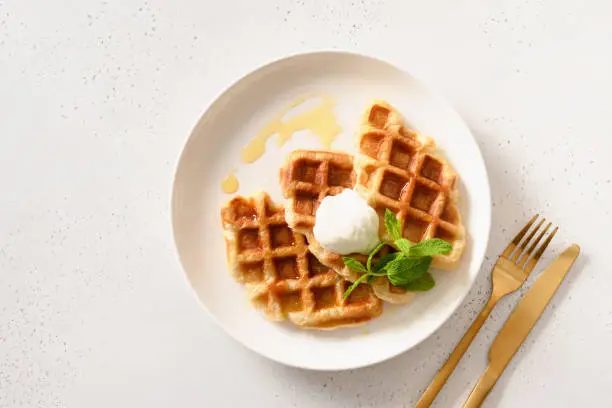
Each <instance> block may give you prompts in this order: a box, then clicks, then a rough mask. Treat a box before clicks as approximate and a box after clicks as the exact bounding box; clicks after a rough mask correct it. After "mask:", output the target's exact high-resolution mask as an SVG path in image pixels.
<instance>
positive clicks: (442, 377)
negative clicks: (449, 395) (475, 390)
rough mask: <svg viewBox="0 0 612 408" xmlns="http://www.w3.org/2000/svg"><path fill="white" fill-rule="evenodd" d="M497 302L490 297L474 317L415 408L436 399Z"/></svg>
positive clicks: (424, 406) (425, 405)
mask: <svg viewBox="0 0 612 408" xmlns="http://www.w3.org/2000/svg"><path fill="white" fill-rule="evenodd" d="M498 301H499V297H497V296H491V297H490V298H489V301H488V302H487V304H486V305H485V307H484V308H483V309H482V311H481V312H480V314H479V315H478V317H476V320H474V322H473V323H472V325H471V326H470V328H469V329H468V331H467V332H465V334H464V335H463V337H462V338H461V340H460V341H459V343H458V344H457V346H456V347H455V349H454V350H453V352H452V353H451V355H450V356H449V357H448V359H447V360H446V362H445V363H444V365H443V366H442V368H440V371H438V374H436V376H435V377H434V379H433V381H432V382H431V384H429V387H427V389H426V390H425V392H424V393H423V395H422V396H421V398H420V399H419V401H418V402H417V403H416V405H415V408H427V407H429V406H430V405H431V404H432V402H433V401H434V399H436V396H437V395H438V393H439V392H440V390H442V387H444V384H446V380H448V377H450V376H451V374H452V373H453V370H455V367H457V364H459V361H461V357H463V355H464V354H465V352H466V351H467V349H468V348H469V347H470V344H472V341H473V340H474V337H476V335H477V334H478V331H479V330H480V328H481V327H482V325H483V324H484V322H485V321H486V320H487V317H489V315H490V314H491V310H493V308H494V307H495V305H496V304H497V302H498Z"/></svg>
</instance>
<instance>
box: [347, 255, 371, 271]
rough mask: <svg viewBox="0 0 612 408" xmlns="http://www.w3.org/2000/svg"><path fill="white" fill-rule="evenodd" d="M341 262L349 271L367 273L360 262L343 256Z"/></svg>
mask: <svg viewBox="0 0 612 408" xmlns="http://www.w3.org/2000/svg"><path fill="white" fill-rule="evenodd" d="M342 260H343V261H344V264H345V265H346V266H348V268H349V269H351V270H353V271H355V272H360V273H366V272H367V270H366V268H365V266H363V265H362V264H361V262H359V261H358V260H356V259H353V258H349V257H348V256H345V257H344V258H342Z"/></svg>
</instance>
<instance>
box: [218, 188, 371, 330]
mask: <svg viewBox="0 0 612 408" xmlns="http://www.w3.org/2000/svg"><path fill="white" fill-rule="evenodd" d="M222 220H223V227H224V232H225V238H226V243H227V248H228V263H229V264H230V269H231V271H232V273H233V276H234V278H235V279H236V280H237V281H238V282H240V283H243V284H245V285H246V286H247V293H248V297H249V298H250V300H251V301H252V302H253V303H254V304H255V306H256V307H258V308H261V309H263V311H264V313H265V314H266V316H267V317H268V318H270V319H271V320H277V321H280V320H285V319H289V320H290V321H291V322H293V323H295V324H296V325H299V326H304V327H314V328H335V327H338V326H347V325H356V324H359V323H362V322H365V321H367V320H370V319H372V318H374V317H376V316H378V315H379V314H380V313H381V311H382V305H381V302H380V300H379V299H378V298H377V297H376V296H374V294H373V293H372V290H371V288H370V287H368V286H367V285H360V286H359V287H358V288H357V289H356V290H355V291H354V292H353V293H352V294H351V296H349V298H348V299H346V300H345V299H343V294H344V291H345V290H346V288H347V287H348V285H349V284H350V282H348V281H346V280H345V279H343V278H342V277H341V276H339V275H338V274H337V273H336V272H334V271H333V270H331V269H330V268H328V267H326V266H324V265H323V264H321V263H320V262H319V261H318V260H317V259H316V257H315V256H314V255H313V254H312V253H310V251H309V250H308V242H307V241H306V238H305V237H304V236H303V235H302V234H299V233H295V232H293V231H292V230H291V229H290V228H289V226H288V225H287V223H286V222H285V217H284V209H283V208H282V207H281V206H277V205H275V204H274V203H273V202H272V201H271V200H270V198H269V196H268V195H267V194H265V193H261V194H260V195H258V196H256V197H253V198H250V199H246V198H243V197H236V198H234V199H233V200H232V201H230V202H229V203H228V204H227V205H226V206H225V207H224V208H223V210H222Z"/></svg>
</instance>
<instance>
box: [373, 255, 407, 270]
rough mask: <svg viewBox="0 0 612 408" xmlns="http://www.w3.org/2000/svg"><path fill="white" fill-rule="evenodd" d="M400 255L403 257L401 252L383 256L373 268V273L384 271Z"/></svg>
mask: <svg viewBox="0 0 612 408" xmlns="http://www.w3.org/2000/svg"><path fill="white" fill-rule="evenodd" d="M399 255H401V252H392V253H390V254H387V255H384V256H382V257H381V258H380V259H379V260H378V261H376V262H375V263H374V266H373V267H372V273H376V272H379V271H382V270H384V269H385V267H386V266H387V264H388V263H389V262H391V261H393V260H394V259H395V258H397V257H398V256H399Z"/></svg>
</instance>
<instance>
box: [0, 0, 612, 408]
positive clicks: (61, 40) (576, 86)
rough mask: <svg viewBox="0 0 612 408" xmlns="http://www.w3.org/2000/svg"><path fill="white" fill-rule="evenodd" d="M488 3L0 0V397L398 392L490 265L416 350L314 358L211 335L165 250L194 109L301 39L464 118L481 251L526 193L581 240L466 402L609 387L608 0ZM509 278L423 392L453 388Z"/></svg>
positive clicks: (471, 375) (403, 395) (200, 403)
mask: <svg viewBox="0 0 612 408" xmlns="http://www.w3.org/2000/svg"><path fill="white" fill-rule="evenodd" d="M492 3H493V2H490V1H485V0H478V1H473V2H459V1H451V0H449V1H432V2H423V1H403V0H395V1H334V2H327V1H280V0H276V1H243V2H239V1H235V0H227V1H222V2H206V1H191V0H189V1H188V0H184V1H176V2H169V1H164V0H148V1H127V0H126V1H118V0H117V1H98V0H95V1H94V0H83V1H80V2H73V1H68V0H62V1H60V0H57V1H54V2H40V1H39V2H35V1H26V0H8V1H2V0H0V112H1V117H2V119H1V121H0V181H1V184H2V186H3V194H2V195H1V196H0V407H11V408H12V407H100V408H103V407H104V408H106V407H150V408H154V407H241V406H247V404H248V406H251V407H283V408H284V407H292V406H295V407H358V406H376V407H410V406H412V404H413V403H414V402H415V401H416V399H417V398H418V396H419V393H420V391H421V390H422V389H423V388H424V387H425V386H426V385H427V384H428V382H429V380H430V379H431V377H432V376H433V374H434V372H435V371H436V370H437V368H438V367H439V365H440V364H441V362H442V361H443V359H444V358H445V356H446V355H447V353H449V352H450V350H451V348H452V346H453V345H454V344H455V342H456V341H457V340H458V338H459V337H460V335H461V333H462V332H463V331H464V329H465V328H466V327H467V326H468V324H469V323H470V321H471V320H472V319H473V318H474V316H475V313H476V311H477V310H478V308H479V307H480V306H481V305H482V304H483V301H484V299H485V297H486V293H487V291H488V289H489V276H488V274H486V273H481V275H480V277H479V279H478V281H477V284H476V285H475V286H474V288H473V290H472V291H471V293H470V295H469V296H468V298H467V300H466V301H465V302H464V303H463V305H462V307H460V308H459V309H458V311H457V312H456V313H455V315H454V316H453V317H452V318H451V319H450V320H449V321H448V322H447V323H446V324H445V325H444V326H443V327H442V328H441V329H440V330H439V331H438V332H436V333H435V334H434V335H433V336H432V337H431V338H429V339H428V340H426V341H425V342H424V343H423V344H421V345H420V346H419V347H418V348H416V349H413V350H411V351H409V352H407V353H405V354H403V355H402V356H400V357H398V358H396V359H393V360H391V361H389V362H386V363H383V364H380V365H377V366H374V367H370V368H366V369H362V370H357V371H354V372H341V373H317V372H305V371H301V370H297V369H292V368H287V367H284V366H281V365H278V364H275V363H272V362H270V361H267V360H265V359H263V358H260V357H258V356H257V355H255V354H253V353H251V352H249V351H247V350H246V349H244V348H243V347H242V346H240V345H238V344H237V343H236V342H235V341H233V340H232V339H230V338H229V337H228V336H227V335H226V334H225V333H224V332H222V331H221V329H219V328H218V327H217V326H216V325H215V324H214V323H213V322H212V320H211V319H210V318H209V317H208V316H207V315H206V314H205V313H204V312H203V311H202V310H201V309H200V307H199V305H198V303H197V301H196V299H195V296H194V295H192V293H191V290H190V288H189V287H188V286H187V284H186V282H185V280H184V279H183V278H182V276H181V274H182V272H181V269H180V266H179V264H178V261H177V257H176V255H175V251H174V246H173V242H172V235H171V225H170V214H169V203H170V189H171V183H172V177H173V170H174V166H175V163H176V161H177V157H178V154H179V152H180V150H181V148H182V146H183V143H184V141H185V140H186V137H187V135H188V133H189V131H190V130H191V128H192V126H193V125H194V123H195V122H196V120H197V119H198V117H199V116H200V114H201V113H202V111H203V109H204V107H205V106H206V105H207V104H208V103H209V102H210V101H211V100H212V99H213V98H214V96H215V95H216V94H217V93H218V92H220V91H221V90H222V89H223V88H224V87H225V86H226V85H228V84H229V83H230V82H231V81H233V80H234V79H235V78H237V77H238V76H239V75H241V74H244V73H246V72H247V71H249V70H250V69H252V68H254V67H256V66H258V65H260V64H263V63H265V62H267V61H268V60H270V59H272V58H276V57H280V56H283V55H285V54H289V53H296V52H300V51H305V50H313V49H320V48H339V49H347V50H352V51H358V52H364V53H368V54H373V55H377V56H379V57H382V58H385V59H388V60H390V61H392V62H394V63H396V64H398V65H400V66H402V67H403V68H405V69H407V70H408V71H410V72H412V73H414V74H416V75H417V76H420V77H421V78H423V79H424V80H425V81H426V82H427V83H429V84H431V85H433V86H434V87H435V88H437V90H438V91H440V92H441V93H443V94H444V95H446V96H447V97H448V99H449V100H450V102H451V103H452V104H453V105H454V106H455V107H456V108H457V110H458V111H459V112H460V113H461V114H462V115H463V116H464V118H465V119H466V121H467V122H468V124H469V125H470V127H471V128H472V130H473V132H474V134H475V135H476V137H477V139H478V143H479V144H480V147H481V149H482V151H483V154H484V157H485V160H486V163H487V166H488V169H489V172H490V178H491V182H492V189H493V191H492V193H493V200H494V208H493V230H492V234H491V242H490V245H489V248H488V251H487V253H488V257H487V260H486V261H485V264H484V266H483V269H488V268H489V267H490V266H491V263H492V262H493V261H494V259H495V255H496V254H497V253H498V252H499V251H500V249H501V248H502V247H503V246H504V244H505V242H506V241H507V240H508V238H509V237H510V236H511V235H512V234H513V232H514V231H515V230H516V229H517V226H518V225H519V224H521V223H523V222H524V221H525V220H526V219H527V218H528V216H529V215H530V214H532V213H534V212H536V211H542V212H544V213H545V214H546V215H547V216H548V217H550V218H551V219H552V220H554V221H556V222H558V223H559V224H560V225H561V228H562V229H561V231H560V234H559V235H558V238H556V239H555V242H554V250H555V251H554V252H558V251H559V250H560V249H562V248H563V247H564V246H565V245H567V244H568V243H570V242H578V243H579V244H581V246H582V249H583V255H582V256H581V258H580V259H579V262H578V264H577V267H576V268H575V269H574V270H572V272H571V273H570V275H569V277H568V279H567V280H566V282H565V283H564V284H563V286H562V287H561V289H560V291H559V293H558V294H557V296H556V297H555V298H554V300H553V302H552V305H551V306H552V307H549V309H548V310H547V311H546V313H545V314H544V316H543V318H542V319H541V320H540V321H539V322H538V324H537V326H536V328H535V330H534V332H533V333H532V334H531V335H530V336H529V338H528V339H527V342H526V344H525V345H524V346H523V347H522V349H521V350H520V351H519V353H518V354H517V356H516V357H515V358H514V360H513V361H512V363H511V364H510V366H509V367H508V369H507V371H506V372H505V374H504V375H503V377H502V379H501V381H500V382H499V383H498V385H497V386H496V387H495V389H494V391H493V392H492V394H491V395H490V397H489V398H488V400H487V402H486V403H485V406H487V407H505V408H509V407H517V406H522V407H578V406H584V407H600V406H601V407H603V406H611V405H612V397H611V396H610V392H609V390H608V388H607V387H609V384H610V383H611V382H612V353H611V352H610V345H611V344H612V297H611V295H610V294H611V293H612V274H611V273H610V272H609V271H610V258H609V257H607V255H608V254H607V251H609V249H606V243H607V242H609V240H610V239H609V236H608V234H607V231H609V230H610V229H612V217H611V216H610V208H611V207H612V183H611V180H612V160H611V157H610V156H611V155H612V137H611V136H610V135H611V134H612V75H611V72H612V48H611V47H610V44H609V39H610V38H612V25H611V24H610V19H611V18H612V3H610V2H607V1H591V2H588V3H589V4H588V6H587V5H586V4H584V5H583V4H579V2H574V1H570V0H562V1H558V0H556V1H555V0H543V1H520V2H496V4H495V5H493V4H492ZM550 256H551V254H549V256H548V257H547V260H550ZM606 261H608V262H606ZM531 281H532V279H530V281H529V283H531ZM518 296H519V294H515V295H513V296H511V297H509V298H507V299H505V300H504V301H503V302H502V304H501V305H500V307H498V309H497V310H495V312H494V313H493V316H492V318H491V319H490V321H489V322H488V324H487V325H486V327H485V329H484V330H483V331H482V332H481V333H480V335H479V336H478V338H477V339H476V341H475V343H474V344H473V346H472V348H471V349H470V351H469V355H468V356H467V357H468V358H467V359H465V360H464V361H463V362H462V364H461V365H460V366H459V368H458V370H457V372H456V373H455V374H454V376H453V377H452V378H451V380H450V383H449V384H448V385H447V387H446V388H445V389H444V391H443V393H442V394H441V395H440V397H439V398H438V400H437V403H436V406H437V407H457V406H461V404H462V402H463V401H464V399H465V397H466V396H467V394H468V392H469V390H470V389H471V387H472V386H473V384H474V383H475V381H476V379H477V378H478V376H479V374H480V372H481V371H482V370H483V369H484V367H485V364H486V353H487V350H488V347H489V345H490V343H491V341H492V338H493V337H494V335H495V333H496V332H497V330H498V329H499V328H500V327H501V325H502V323H503V321H504V320H505V318H506V316H507V315H508V314H509V311H510V309H511V308H512V306H513V305H514V304H515V303H516V301H517V299H518Z"/></svg>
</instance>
